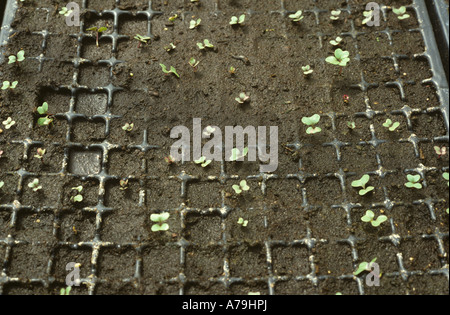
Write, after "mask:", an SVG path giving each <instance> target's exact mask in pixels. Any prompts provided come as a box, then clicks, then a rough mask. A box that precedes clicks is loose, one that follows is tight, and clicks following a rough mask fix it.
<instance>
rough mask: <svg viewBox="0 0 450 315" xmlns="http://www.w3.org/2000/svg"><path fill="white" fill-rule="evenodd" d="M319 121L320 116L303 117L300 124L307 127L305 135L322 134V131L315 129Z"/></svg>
mask: <svg viewBox="0 0 450 315" xmlns="http://www.w3.org/2000/svg"><path fill="white" fill-rule="evenodd" d="M319 121H320V115H318V114H315V115H313V116H311V117H303V118H302V123H303V124H305V125H306V126H309V128H308V129H307V130H306V133H307V134H308V135H312V134H316V133H320V132H322V129H321V128H319V127H315V125H317V124H318V123H319Z"/></svg>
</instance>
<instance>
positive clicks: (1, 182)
mask: <svg viewBox="0 0 450 315" xmlns="http://www.w3.org/2000/svg"><path fill="white" fill-rule="evenodd" d="M3 186H5V182H4V181H0V189H2V188H3Z"/></svg>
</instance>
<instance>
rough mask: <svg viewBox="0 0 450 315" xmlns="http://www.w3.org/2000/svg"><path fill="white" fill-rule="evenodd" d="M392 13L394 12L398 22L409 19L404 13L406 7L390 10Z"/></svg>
mask: <svg viewBox="0 0 450 315" xmlns="http://www.w3.org/2000/svg"><path fill="white" fill-rule="evenodd" d="M392 12H394V13H395V14H396V15H397V17H398V19H399V20H406V19H409V18H410V17H411V16H410V15H409V14H407V13H406V7H405V6H402V7H400V8H398V9H396V8H392Z"/></svg>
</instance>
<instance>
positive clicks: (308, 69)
mask: <svg viewBox="0 0 450 315" xmlns="http://www.w3.org/2000/svg"><path fill="white" fill-rule="evenodd" d="M302 71H303V74H304V75H305V76H307V75H309V74H311V73H313V72H314V70H313V69H311V66H310V65H307V66H304V67H302Z"/></svg>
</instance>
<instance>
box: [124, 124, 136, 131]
mask: <svg viewBox="0 0 450 315" xmlns="http://www.w3.org/2000/svg"><path fill="white" fill-rule="evenodd" d="M133 129H134V124H129V123H126V124H125V125H124V126H123V127H122V130H124V131H126V132H131V131H133Z"/></svg>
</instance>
